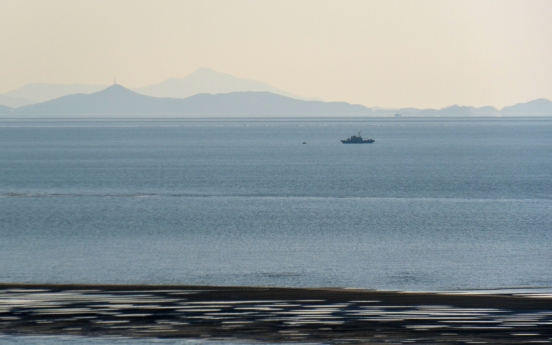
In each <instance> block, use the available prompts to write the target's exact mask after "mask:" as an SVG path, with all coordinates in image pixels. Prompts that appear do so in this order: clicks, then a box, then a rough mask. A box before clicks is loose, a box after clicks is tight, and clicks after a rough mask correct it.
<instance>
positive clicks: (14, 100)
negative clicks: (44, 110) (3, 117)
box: [0, 95, 36, 108]
mask: <svg viewBox="0 0 552 345" xmlns="http://www.w3.org/2000/svg"><path fill="white" fill-rule="evenodd" d="M33 103H36V102H33V101H31V100H29V99H25V98H19V97H10V96H6V95H0V105H5V106H7V107H10V108H17V107H22V106H24V105H27V104H33Z"/></svg>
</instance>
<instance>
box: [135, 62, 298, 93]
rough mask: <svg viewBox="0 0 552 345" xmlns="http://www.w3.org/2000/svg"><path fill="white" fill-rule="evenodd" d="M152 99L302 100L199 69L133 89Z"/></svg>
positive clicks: (259, 82)
mask: <svg viewBox="0 0 552 345" xmlns="http://www.w3.org/2000/svg"><path fill="white" fill-rule="evenodd" d="M134 90H135V91H136V92H138V93H141V94H143V95H148V96H153V97H171V98H187V97H190V96H193V95H196V94H200V93H209V94H218V93H230V92H247V91H253V92H271V93H274V94H277V95H282V96H286V97H291V98H295V99H302V98H301V97H299V96H297V95H294V94H291V93H289V92H286V91H284V90H280V89H278V88H275V87H273V86H271V85H268V84H266V83H263V82H261V81H256V80H251V79H245V78H238V77H234V76H233V75H230V74H227V73H222V72H218V71H215V70H214V69H212V68H208V67H201V68H199V69H197V70H195V71H194V72H192V73H190V74H189V75H188V76H186V77H184V78H170V79H167V80H165V81H163V82H161V83H157V84H153V85H149V86H145V87H141V88H137V89H134Z"/></svg>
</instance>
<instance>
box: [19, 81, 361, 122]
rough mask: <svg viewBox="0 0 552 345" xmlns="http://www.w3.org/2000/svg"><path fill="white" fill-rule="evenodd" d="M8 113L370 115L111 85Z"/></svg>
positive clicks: (339, 105) (337, 105)
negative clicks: (162, 94) (157, 94)
mask: <svg viewBox="0 0 552 345" xmlns="http://www.w3.org/2000/svg"><path fill="white" fill-rule="evenodd" d="M11 114H12V115H33V116H93V115H100V116H109V115H123V116H125V115H127V116H175V115H176V116H211V117H225V116H235V117H241V116H261V117H262V116H271V117H272V116H320V115H322V116H324V115H326V116H329V115H330V116H340V115H348V116H358V115H366V116H370V115H372V110H371V109H369V108H366V107H365V106H362V105H354V104H349V103H345V102H321V101H304V100H298V99H294V98H290V97H285V96H281V95H276V94H273V93H270V92H251V91H248V92H231V93H219V94H214V95H213V94H206V93H203V94H198V95H194V96H190V97H187V98H158V97H151V96H145V95H142V94H139V93H137V92H134V91H132V90H129V89H127V88H124V87H123V86H121V85H112V86H109V87H108V88H106V89H104V90H102V91H99V92H95V93H92V94H76V95H67V96H63V97H60V98H56V99H54V100H50V101H47V102H42V103H37V104H31V105H27V106H23V107H19V108H16V109H14V110H13V111H12V112H11Z"/></svg>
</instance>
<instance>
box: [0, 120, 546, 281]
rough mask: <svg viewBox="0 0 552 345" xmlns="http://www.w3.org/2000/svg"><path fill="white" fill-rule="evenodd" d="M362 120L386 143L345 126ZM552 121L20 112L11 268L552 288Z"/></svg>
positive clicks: (6, 183) (7, 188) (7, 145)
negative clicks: (96, 116) (37, 116)
mask: <svg viewBox="0 0 552 345" xmlns="http://www.w3.org/2000/svg"><path fill="white" fill-rule="evenodd" d="M358 130H362V131H363V134H365V137H373V138H374V139H376V143H375V144H372V145H343V144H341V143H340V142H339V139H344V138H346V137H348V136H350V135H351V134H353V133H355V132H356V131H358ZM551 133H552V119H499V118H496V119H367V120H359V119H355V120H347V119H312V120H224V121H222V120H221V121H214V120H210V121H201V120H174V119H173V120H140V119H135V120H132V119H130V120H97V121H89V120H32V121H31V120H27V121H26V120H7V119H3V120H0V209H1V210H2V212H1V213H0V224H1V226H0V238H1V239H2V240H1V241H0V261H1V262H2V265H0V281H3V282H33V283H41V282H44V283H60V282H68V283H144V284H160V283H169V284H212V285H274V286H305V287H306V286H310V287H312V286H339V287H363V288H375V289H388V290H431V291H434V290H463V289H495V288H508V287H524V288H534V287H551V286H552V273H551V272H552V250H551V248H552V231H551V230H552V225H551V224H552V211H551V210H552V174H551V173H550V172H551V171H552V135H551ZM302 142H307V144H306V145H304V144H302Z"/></svg>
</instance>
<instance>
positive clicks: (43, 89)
mask: <svg viewBox="0 0 552 345" xmlns="http://www.w3.org/2000/svg"><path fill="white" fill-rule="evenodd" d="M106 87H107V85H83V84H70V85H66V84H47V83H36V84H27V85H25V86H22V87H20V88H19V89H15V90H12V91H9V92H6V93H5V94H4V95H5V96H9V97H17V98H24V99H27V100H30V101H31V102H32V103H38V102H45V101H49V100H52V99H56V98H58V97H62V96H66V95H71V94H77V93H84V94H88V93H93V92H98V91H100V90H103V89H105V88H106Z"/></svg>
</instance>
